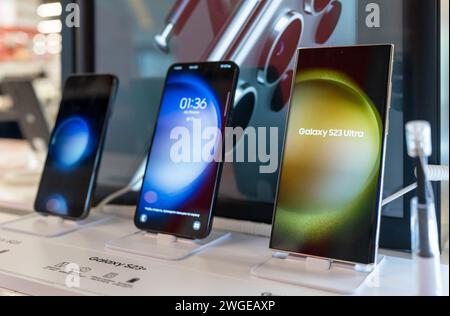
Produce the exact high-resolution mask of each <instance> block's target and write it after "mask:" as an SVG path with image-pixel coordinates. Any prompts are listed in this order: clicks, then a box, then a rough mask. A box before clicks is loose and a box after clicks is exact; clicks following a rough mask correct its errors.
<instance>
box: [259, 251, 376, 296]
mask: <svg viewBox="0 0 450 316" xmlns="http://www.w3.org/2000/svg"><path fill="white" fill-rule="evenodd" d="M383 259H384V257H379V260H378V263H377V264H376V265H369V266H364V265H361V266H360V265H354V264H347V263H339V262H334V261H332V260H325V259H315V258H310V257H299V256H296V255H290V254H286V253H275V254H274V255H273V256H272V258H270V259H269V260H267V261H265V262H263V263H262V264H259V265H258V266H256V267H254V268H253V269H252V271H251V273H252V275H253V276H256V277H258V278H262V279H266V280H271V281H278V282H282V283H288V284H292V285H299V286H304V287H308V288H313V289H318V290H323V291H328V292H333V293H338V294H346V295H351V294H355V292H357V290H358V289H359V288H360V287H361V286H362V285H363V284H364V283H366V282H367V281H368V280H369V279H370V277H371V276H372V275H373V273H374V272H375V269H376V267H377V266H378V265H379V264H380V263H381V262H382V260H383Z"/></svg>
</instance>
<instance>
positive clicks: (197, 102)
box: [180, 98, 208, 111]
mask: <svg viewBox="0 0 450 316" xmlns="http://www.w3.org/2000/svg"><path fill="white" fill-rule="evenodd" d="M207 107H208V101H207V100H206V98H203V99H202V98H182V99H181V101H180V109H181V110H182V111H185V110H196V111H197V110H206V108H207Z"/></svg>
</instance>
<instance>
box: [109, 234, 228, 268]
mask: <svg viewBox="0 0 450 316" xmlns="http://www.w3.org/2000/svg"><path fill="white" fill-rule="evenodd" d="M230 236H231V233H223V232H215V231H213V232H211V234H210V235H209V236H208V237H207V238H205V239H202V240H188V239H182V238H177V237H174V236H171V235H164V234H150V233H146V232H141V231H140V232H136V233H134V234H131V235H128V236H125V237H122V238H119V239H116V240H112V241H110V242H108V243H107V244H106V248H107V249H109V250H112V251H117V252H122V253H128V254H133V255H139V256H144V257H149V258H154V259H161V260H167V261H180V260H183V259H186V258H188V257H190V256H192V255H194V254H196V253H199V252H200V251H203V250H205V249H206V248H209V247H212V246H215V245H217V244H219V243H221V242H223V241H225V240H226V239H228V238H229V237H230Z"/></svg>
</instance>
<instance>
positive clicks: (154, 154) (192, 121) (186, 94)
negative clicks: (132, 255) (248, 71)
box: [135, 62, 239, 239]
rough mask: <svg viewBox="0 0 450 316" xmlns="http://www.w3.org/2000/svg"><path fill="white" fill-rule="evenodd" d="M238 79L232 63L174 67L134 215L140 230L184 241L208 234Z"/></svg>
mask: <svg viewBox="0 0 450 316" xmlns="http://www.w3.org/2000/svg"><path fill="white" fill-rule="evenodd" d="M238 77H239V68H238V66H237V65H236V64H234V63H232V62H208V63H195V64H176V65H173V66H172V67H170V69H169V71H168V74H167V77H166V82H165V85H164V91H163V93H162V100H161V103H160V109H159V113H158V118H157V123H156V127H155V132H154V134H153V141H152V145H151V149H150V152H149V156H148V161H147V166H146V171H145V176H144V181H143V185H142V189H141V192H140V197H139V200H138V205H137V210H136V215H135V224H136V226H137V227H138V228H139V229H141V230H144V231H148V232H151V233H161V234H168V235H173V236H177V237H181V238H186V239H203V238H206V237H207V236H208V235H209V234H210V231H211V226H212V220H213V212H214V209H215V204H216V200H217V191H218V188H219V183H220V176H221V172H222V161H223V160H222V158H223V154H224V134H225V129H226V127H227V124H228V120H229V117H230V111H231V109H232V106H233V102H234V95H235V90H236V85H237V81H238Z"/></svg>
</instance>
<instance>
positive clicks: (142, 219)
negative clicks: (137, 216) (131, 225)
mask: <svg viewBox="0 0 450 316" xmlns="http://www.w3.org/2000/svg"><path fill="white" fill-rule="evenodd" d="M147 221H148V216H147V215H145V214H142V215H141V223H147Z"/></svg>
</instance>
